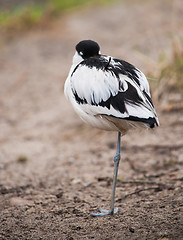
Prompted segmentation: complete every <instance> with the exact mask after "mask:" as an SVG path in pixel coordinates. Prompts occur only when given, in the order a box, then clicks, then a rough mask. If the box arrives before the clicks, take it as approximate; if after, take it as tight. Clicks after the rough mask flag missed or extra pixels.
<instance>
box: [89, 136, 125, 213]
mask: <svg viewBox="0 0 183 240" xmlns="http://www.w3.org/2000/svg"><path fill="white" fill-rule="evenodd" d="M120 146H121V133H120V132H119V133H118V143H117V152H116V155H115V157H114V177H113V184H112V198H111V209H110V210H105V209H101V208H99V209H98V210H99V212H100V213H91V215H92V216H94V217H97V216H106V215H113V214H115V213H117V212H118V208H114V202H115V191H116V181H117V175H118V166H119V162H120Z"/></svg>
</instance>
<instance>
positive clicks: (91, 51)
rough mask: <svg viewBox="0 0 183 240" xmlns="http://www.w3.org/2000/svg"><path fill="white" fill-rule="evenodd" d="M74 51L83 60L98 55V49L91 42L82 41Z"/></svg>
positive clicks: (96, 44)
mask: <svg viewBox="0 0 183 240" xmlns="http://www.w3.org/2000/svg"><path fill="white" fill-rule="evenodd" d="M76 51H77V52H78V53H79V55H80V56H81V57H82V58H84V59H85V58H89V57H94V56H97V55H99V51H100V47H99V45H98V43H96V42H94V41H92V40H83V41H81V42H79V43H78V44H77V45H76Z"/></svg>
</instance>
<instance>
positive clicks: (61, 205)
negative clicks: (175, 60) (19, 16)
mask: <svg viewBox="0 0 183 240" xmlns="http://www.w3.org/2000/svg"><path fill="white" fill-rule="evenodd" d="M182 14H183V5H182V3H181V0H180V1H170V0H166V1H163V0H162V1H138V2H137V3H135V1H133V3H131V2H130V1H129V2H128V3H125V2H121V3H117V4H114V5H112V6H106V7H93V8H89V9H86V8H85V9H83V10H80V11H77V12H74V13H68V14H66V15H65V16H62V17H61V18H60V19H58V21H56V22H54V23H53V24H49V26H48V27H47V28H46V29H45V28H44V29H36V30H35V31H32V32H29V33H22V34H20V35H21V36H16V37H15V38H14V39H13V40H11V41H10V40H8V41H5V40H3V39H1V44H0V84H1V88H0V115H1V120H0V129H1V130H0V149H1V150H0V239H2V240H8V239H18V240H21V239H34V240H37V239H44V240H49V239H67V240H71V239H125V240H126V239H127V240H133V239H134V240H135V239H139V240H143V239H156V240H157V239H164V240H165V239H166V240H167V239H168V240H171V239H172V240H175V239H176V240H181V239H183V227H182V226H183V201H182V200H183V178H182V174H183V167H182V166H183V138H182V133H183V131H182V130H183V127H182V126H183V117H182V112H181V111H179V112H178V111H171V112H169V111H167V112H163V111H162V109H161V104H160V103H159V102H158V101H156V96H155V93H156V92H157V89H155V88H152V89H153V92H152V95H153V97H154V102H155V106H156V108H157V112H158V115H159V118H160V124H161V127H159V128H157V129H155V130H153V131H152V130H150V131H145V132H138V131H135V132H131V133H129V134H128V135H127V136H124V137H122V149H121V151H122V160H121V163H120V168H119V175H118V183H117V191H116V206H117V207H118V208H119V212H118V214H116V215H115V216H107V217H103V218H100V217H99V218H94V217H92V216H90V214H89V213H90V212H95V211H97V208H98V207H104V208H108V207H109V204H110V193H111V184H112V175H113V156H114V154H115V151H116V150H115V148H116V140H117V133H113V132H105V131H100V130H97V129H92V128H90V127H89V126H86V125H85V124H84V123H82V121H81V120H80V119H79V118H78V117H77V116H76V114H75V113H74V111H73V110H72V108H71V106H70V104H69V103H68V102H67V101H66V100H65V98H64V95H63V85H64V81H65V78H66V76H67V73H68V71H69V68H70V65H71V60H72V56H73V53H74V46H75V44H76V43H77V42H78V41H79V40H81V39H94V40H96V41H98V42H99V43H100V45H101V48H102V49H101V51H102V52H103V53H105V54H108V55H113V56H116V57H118V58H123V59H125V60H127V61H130V62H131V63H133V64H134V65H136V66H138V67H139V68H140V69H142V70H143V71H144V72H145V73H146V74H149V75H152V74H153V75H156V74H157V73H158V71H159V64H158V62H159V58H160V56H163V57H164V58H166V59H167V60H168V59H170V56H171V51H172V42H173V39H174V36H176V37H180V38H181V37H183V25H182ZM154 81H155V80H154ZM152 84H153V83H152ZM153 93H154V94H153Z"/></svg>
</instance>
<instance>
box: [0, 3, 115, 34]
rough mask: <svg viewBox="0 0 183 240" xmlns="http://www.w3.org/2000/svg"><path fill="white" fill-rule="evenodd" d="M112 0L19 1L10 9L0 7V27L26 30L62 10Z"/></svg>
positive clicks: (6, 29)
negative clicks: (30, 2)
mask: <svg viewBox="0 0 183 240" xmlns="http://www.w3.org/2000/svg"><path fill="white" fill-rule="evenodd" d="M108 3H112V0H48V1H45V2H44V3H42V4H40V3H38V4H36V3H34V4H29V5H25V4H23V1H21V0H20V3H19V4H17V6H16V7H13V8H11V9H0V29H1V30H4V31H10V30H14V31H18V30H27V29H30V28H31V27H33V26H36V25H38V24H42V25H44V23H46V22H47V20H50V19H53V18H55V17H57V16H59V15H61V14H62V13H63V12H66V11H69V10H73V9H76V8H78V7H81V6H84V5H104V4H108Z"/></svg>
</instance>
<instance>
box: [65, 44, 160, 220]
mask: <svg viewBox="0 0 183 240" xmlns="http://www.w3.org/2000/svg"><path fill="white" fill-rule="evenodd" d="M64 93H65V96H66V97H67V98H68V99H69V100H70V102H71V104H72V106H73V108H74V109H75V111H76V112H77V114H78V115H79V116H80V117H81V119H82V120H83V121H84V122H86V123H88V124H90V125H91V126H93V127H97V128H100V129H104V130H108V131H118V144H117V153H116V156H115V157H114V179H113V186H112V199H111V209H110V210H109V211H107V210H103V209H99V211H100V213H93V214H92V215H93V216H105V215H113V214H114V213H116V212H117V211H118V209H117V208H116V209H114V199H115V189H116V180H117V173H118V166H119V161H120V143H121V134H122V135H124V134H126V133H127V131H128V130H130V129H133V128H140V129H142V128H154V126H155V125H157V126H159V122H158V117H157V115H156V112H155V109H154V106H153V103H152V100H151V95H150V90H149V84H148V81H147V79H146V77H145V75H144V74H143V73H142V72H141V71H140V70H139V69H138V68H136V67H134V66H133V65H131V64H130V63H128V62H126V61H123V60H119V59H116V58H113V57H110V56H105V55H101V53H100V47H99V45H98V44H97V43H96V42H94V41H91V40H84V41H81V42H79V43H78V44H77V45H76V53H75V55H74V57H73V64H72V66H71V69H70V72H69V75H68V77H67V80H66V82H65V86H64Z"/></svg>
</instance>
